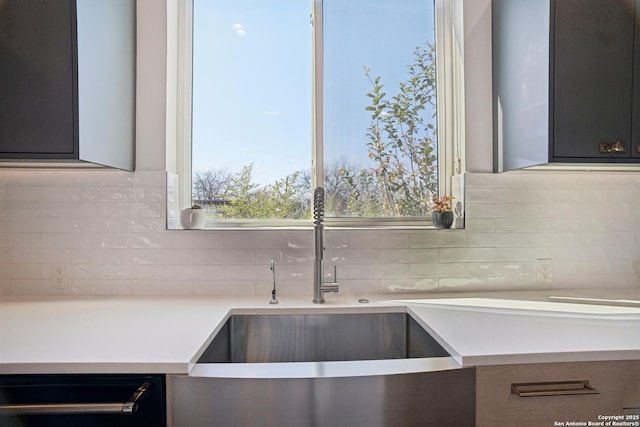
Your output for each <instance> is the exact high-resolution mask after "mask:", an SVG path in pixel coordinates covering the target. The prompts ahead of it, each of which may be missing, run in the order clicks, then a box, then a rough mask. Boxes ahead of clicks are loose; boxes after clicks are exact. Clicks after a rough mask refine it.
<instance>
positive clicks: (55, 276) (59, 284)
mask: <svg viewBox="0 0 640 427" xmlns="http://www.w3.org/2000/svg"><path fill="white" fill-rule="evenodd" d="M51 284H52V285H53V287H54V288H57V289H68V288H69V280H68V279H67V268H66V266H65V265H64V264H53V265H52V266H51Z"/></svg>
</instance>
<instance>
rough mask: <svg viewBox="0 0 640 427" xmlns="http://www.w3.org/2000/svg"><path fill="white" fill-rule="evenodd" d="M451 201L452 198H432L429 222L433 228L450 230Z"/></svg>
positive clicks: (451, 222)
mask: <svg viewBox="0 0 640 427" xmlns="http://www.w3.org/2000/svg"><path fill="white" fill-rule="evenodd" d="M452 200H453V196H442V197H434V198H433V211H432V212H431V221H432V222H433V226H434V227H435V228H451V224H453V210H452V209H451V201H452Z"/></svg>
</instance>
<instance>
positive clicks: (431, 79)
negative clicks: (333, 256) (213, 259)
mask: <svg viewBox="0 0 640 427" xmlns="http://www.w3.org/2000/svg"><path fill="white" fill-rule="evenodd" d="M187 1H189V0H187ZM450 1H451V3H452V4H453V3H454V2H455V1H456V0H450ZM442 4H444V3H443V1H442V0H436V3H433V0H431V1H430V0H400V1H394V2H389V1H388V0H349V1H346V0H315V1H314V2H313V5H312V6H311V7H310V6H309V4H308V3H307V1H304V0H244V1H240V2H229V1H228V0H192V7H193V13H192V19H193V21H192V34H193V39H192V45H193V52H192V58H193V62H192V66H193V70H192V78H193V82H192V85H193V86H192V87H193V90H192V104H191V105H192V114H191V119H192V126H191V129H190V130H191V138H192V144H191V153H190V156H188V157H189V158H190V159H191V161H190V166H191V171H192V173H191V177H190V178H191V182H190V183H188V186H187V187H186V189H185V188H184V186H183V190H186V191H188V189H191V190H192V192H191V193H192V194H191V199H192V200H193V201H194V202H195V203H198V204H202V205H204V206H205V207H206V208H207V213H208V218H209V221H210V224H214V223H215V225H220V224H221V223H222V222H227V223H229V222H230V223H231V224H235V225H238V224H242V225H247V224H249V225H258V224H260V225H265V224H285V225H287V224H295V220H301V221H302V220H308V219H309V218H310V217H311V194H312V192H313V189H314V188H315V187H317V186H322V187H323V188H324V189H325V192H326V195H325V207H326V213H325V218H326V219H327V222H329V223H331V222H333V224H341V223H347V224H350V225H354V224H367V225H371V224H374V225H381V224H392V225H403V224H404V225H406V224H412V225H415V224H418V225H428V224H429V223H430V210H431V206H432V199H433V197H435V196H437V195H439V194H443V193H448V192H449V191H450V190H449V188H448V179H447V177H448V176H450V175H452V174H453V165H456V164H455V162H453V160H452V159H453V158H454V157H459V155H460V154H461V153H460V150H456V149H455V146H454V148H453V149H451V148H448V149H446V150H445V149H442V147H443V146H445V145H444V144H445V143H446V144H447V145H448V146H452V142H451V141H453V140H454V139H455V138H451V137H450V136H448V135H447V134H452V133H454V132H449V129H450V128H451V126H450V125H449V124H447V122H446V121H445V120H444V119H445V118H446V117H444V116H450V115H451V114H444V111H446V110H445V109H443V108H441V105H443V104H444V103H443V102H442V101H441V100H440V99H439V97H440V96H441V95H442V93H443V92H449V88H446V85H447V83H446V82H447V81H456V79H455V78H454V79H450V78H449V79H443V81H440V79H437V78H436V76H437V75H441V74H442V73H443V72H444V71H443V70H445V69H446V68H451V66H449V67H447V65H446V64H447V62H451V61H450V60H448V59H446V60H442V61H441V59H442V57H443V56H446V55H444V53H445V52H447V51H451V50H452V48H450V47H447V45H446V44H445V43H443V40H445V39H446V38H447V37H446V35H447V32H446V31H444V30H443V28H445V27H446V28H451V27H452V24H446V25H445V23H446V22H447V19H445V18H446V17H445V15H446V13H445V12H446V8H443V7H442V6H441V5H442ZM187 15H189V14H188V13H187ZM310 17H311V19H310ZM310 21H311V22H310ZM450 21H451V19H450ZM436 22H438V24H436ZM436 27H442V28H440V29H439V31H438V34H439V36H438V37H436ZM449 44H451V43H449ZM453 50H455V48H454V49H453ZM436 52H439V53H438V60H437V61H436ZM454 63H455V61H454ZM458 81H460V79H458ZM445 88H446V91H445V90H444V89H445ZM436 89H438V90H436ZM451 92H454V91H451ZM436 94H438V97H436ZM458 95H459V93H458ZM448 98H451V95H448ZM441 110H442V111H441ZM458 119H459V117H458ZM449 120H450V121H451V120H452V119H449ZM443 124H444V126H443ZM454 127H455V126H454ZM457 139H460V135H458V138H457ZM447 141H448V142H447ZM458 146H459V145H458ZM448 153H453V155H449V154H448ZM187 163H189V162H187ZM457 166H458V167H459V164H458V165H457ZM183 176H184V174H183ZM185 181H189V180H188V179H187V180H185ZM184 185H185V186H186V185H187V183H185V184H184ZM183 204H186V203H183ZM278 221H281V222H278ZM305 222H306V221H305Z"/></svg>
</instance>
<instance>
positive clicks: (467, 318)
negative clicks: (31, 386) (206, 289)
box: [0, 290, 640, 374]
mask: <svg viewBox="0 0 640 427" xmlns="http://www.w3.org/2000/svg"><path fill="white" fill-rule="evenodd" d="M552 294H553V295H559V296H561V297H566V296H578V297H582V296H585V297H594V296H595V297H601V296H602V295H599V294H597V293H596V294H594V293H593V292H591V293H589V292H583V293H580V292H573V293H571V294H569V293H564V294H562V293H557V292H556V293H550V292H549V291H546V292H529V293H527V292H520V293H518V292H512V293H504V292H503V293H500V294H491V293H474V294H446V295H441V294H428V295H409V296H407V295H405V296H402V295H398V296H395V295H393V296H392V295H376V296H368V297H367V298H368V299H369V301H370V302H369V303H367V304H362V303H359V302H358V300H359V298H362V296H358V297H355V296H348V295H339V294H338V295H336V294H331V295H328V296H327V302H326V303H325V304H324V305H315V304H313V303H312V302H311V295H309V296H308V297H306V298H303V297H296V298H287V297H286V296H279V299H280V304H277V305H270V304H268V296H266V297H262V298H259V297H254V298H232V297H217V298H213V297H211V298H205V297H183V298H179V297H85V298H81V297H78V298H59V297H58V298H56V297H42V298H16V297H14V298H4V300H3V301H0V325H2V327H1V328H0V374H17V373H147V374H151V373H173V374H186V373H188V372H189V371H190V370H191V368H192V367H193V366H194V363H195V361H196V360H197V359H198V357H199V356H200V354H201V353H202V352H203V351H204V349H205V347H206V345H208V343H209V342H210V340H211V339H212V336H213V335H214V333H215V332H216V331H217V328H218V327H219V326H221V324H222V322H223V321H224V320H225V319H226V317H227V316H228V315H229V313H230V312H231V311H247V312H255V311H260V312H263V311H274V310H286V311H308V310H320V311H323V312H327V311H337V312H340V311H344V310H368V311H378V310H399V309H400V310H402V309H404V307H407V310H409V311H410V312H411V313H413V314H414V315H415V316H414V317H416V318H417V320H418V321H419V322H420V323H422V324H423V326H425V327H426V328H427V329H428V330H429V331H430V332H432V334H433V335H434V337H435V338H436V339H437V340H439V341H440V343H441V344H442V345H443V346H444V347H445V348H446V349H447V350H448V351H449V352H450V353H451V354H452V356H453V357H454V358H455V359H456V361H457V362H458V363H460V364H461V365H462V366H473V365H482V364H503V363H536V362H559V361H582V360H628V359H640V307H634V303H633V301H636V300H639V298H638V297H639V296H640V292H638V291H637V290H632V291H623V292H621V293H615V292H612V291H607V293H606V295H607V297H608V298H624V299H625V300H629V301H631V303H630V304H629V305H630V306H631V307H627V308H628V310H619V308H620V307H618V308H617V309H614V310H607V309H606V308H604V309H603V308H602V307H601V308H600V309H598V310H599V311H598V310H596V311H598V312H596V313H592V312H580V310H578V311H572V310H568V308H575V307H573V306H575V305H578V306H582V307H584V306H585V305H582V304H572V303H567V302H565V301H563V302H561V303H558V304H565V305H566V304H568V306H567V307H565V308H562V307H561V306H557V305H552V306H551V307H560V308H561V309H560V310H555V311H554V310H550V309H548V307H547V308H545V307H546V305H545V304H542V305H541V306H540V305H538V306H536V303H533V304H532V305H531V306H530V307H528V308H527V307H523V306H520V307H518V306H517V304H521V303H510V305H509V306H507V307H505V306H504V302H501V301H499V302H497V303H496V300H495V299H493V298H500V299H511V300H518V301H541V302H546V301H550V300H549V296H550V295H552ZM365 297H366V296H365ZM392 297H395V298H394V300H395V301H392V300H391V298H392ZM403 297H404V299H403ZM467 297H473V298H476V300H475V302H474V300H472V299H460V298H467ZM445 298H446V299H445ZM450 298H455V300H453V301H448V302H447V299H450ZM477 298H481V299H487V300H486V301H480V300H478V299H477ZM433 299H436V300H433ZM437 299H439V300H437ZM492 302H493V304H491V303H492ZM514 304H515V305H514ZM492 305H493V306H492ZM398 307H399V308H398ZM592 307H593V306H592ZM578 308H579V307H578ZM589 310H591V308H590V309H589ZM602 310H604V311H602ZM583 311H584V310H583Z"/></svg>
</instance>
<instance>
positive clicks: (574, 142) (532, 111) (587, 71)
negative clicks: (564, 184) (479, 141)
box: [492, 0, 640, 171]
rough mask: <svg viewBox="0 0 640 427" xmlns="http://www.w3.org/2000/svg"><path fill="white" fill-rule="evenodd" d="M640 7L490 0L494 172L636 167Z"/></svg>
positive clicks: (600, 1)
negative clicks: (548, 166) (550, 166)
mask: <svg viewBox="0 0 640 427" xmlns="http://www.w3.org/2000/svg"><path fill="white" fill-rule="evenodd" d="M638 3H640V0H535V1H532V0H493V11H492V12H493V34H492V36H493V55H494V56H493V92H494V99H493V105H494V142H495V148H496V149H495V162H494V164H495V170H496V171H503V170H512V169H518V168H523V167H527V166H533V165H538V164H544V163H549V162H552V163H564V162H569V163H570V162H580V163H603V162H606V163H630V162H638V161H639V160H640V145H639V144H640V117H638V116H639V115H640V88H639V85H640V62H638V61H640V50H639V49H640V43H636V42H634V41H635V40H638V42H640V38H639V37H638V35H639V33H638V30H639V29H640V25H638V22H636V19H637V18H636V9H638V10H639V11H640V8H639V5H638ZM635 82H638V84H635Z"/></svg>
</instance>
